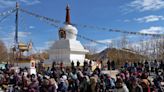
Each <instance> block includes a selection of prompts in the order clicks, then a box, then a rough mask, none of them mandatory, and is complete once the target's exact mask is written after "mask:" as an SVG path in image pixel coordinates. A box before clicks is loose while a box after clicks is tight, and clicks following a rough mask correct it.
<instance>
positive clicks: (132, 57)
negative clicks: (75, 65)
mask: <svg viewBox="0 0 164 92" xmlns="http://www.w3.org/2000/svg"><path fill="white" fill-rule="evenodd" d="M86 58H88V59H91V60H106V59H110V60H114V61H116V63H117V64H119V65H120V64H122V63H124V62H126V61H130V62H138V61H140V60H144V59H146V57H145V56H142V55H140V54H138V53H137V52H134V51H131V50H129V49H116V48H110V49H105V50H103V51H102V52H100V53H96V54H93V55H87V56H86Z"/></svg>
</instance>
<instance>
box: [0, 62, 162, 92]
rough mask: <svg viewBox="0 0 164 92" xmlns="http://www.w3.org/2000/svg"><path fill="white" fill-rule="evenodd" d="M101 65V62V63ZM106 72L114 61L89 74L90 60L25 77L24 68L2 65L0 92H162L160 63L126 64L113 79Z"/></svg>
mask: <svg viewBox="0 0 164 92" xmlns="http://www.w3.org/2000/svg"><path fill="white" fill-rule="evenodd" d="M101 63H102V62H101ZM105 65H106V66H107V70H115V63H114V61H112V62H110V61H108V62H107V63H106V64H102V67H101V68H100V67H96V68H95V69H94V70H93V71H92V61H90V62H86V61H85V62H84V64H83V66H80V63H79V62H77V64H76V66H75V64H74V62H71V67H64V65H63V64H61V65H60V67H56V63H55V62H54V63H53V64H52V67H51V68H43V69H40V70H38V71H37V74H31V75H30V74H29V73H28V72H27V70H28V68H24V69H20V71H19V72H16V71H14V70H13V69H11V67H9V65H6V69H0V90H1V91H2V92H164V88H163V84H162V82H163V81H164V78H163V77H164V63H163V61H160V62H159V61H157V60H155V61H153V62H148V61H145V62H137V63H131V64H129V63H128V62H126V63H125V64H124V65H122V67H121V68H119V69H117V70H118V71H119V73H118V74H117V75H116V77H115V78H113V77H112V76H111V75H110V73H107V74H104V73H103V72H102V71H104V69H103V66H105Z"/></svg>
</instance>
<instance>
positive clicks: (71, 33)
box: [48, 6, 88, 65]
mask: <svg viewBox="0 0 164 92" xmlns="http://www.w3.org/2000/svg"><path fill="white" fill-rule="evenodd" d="M69 10H70V9H69V7H68V6H67V7H66V20H65V25H64V27H61V28H60V29H59V40H57V41H56V42H55V43H54V44H53V46H52V47H51V49H50V50H49V51H48V53H49V58H50V60H49V63H50V62H51V63H52V62H53V61H55V62H63V63H64V64H66V65H70V64H71V62H72V61H73V62H74V64H75V65H76V62H77V61H79V62H80V65H82V64H83V62H84V59H85V54H86V53H88V50H86V49H85V48H84V47H83V45H82V44H81V43H80V41H78V40H77V33H78V30H77V29H76V27H74V26H73V25H71V23H70V11H69Z"/></svg>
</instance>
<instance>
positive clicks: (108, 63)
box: [107, 60, 111, 70]
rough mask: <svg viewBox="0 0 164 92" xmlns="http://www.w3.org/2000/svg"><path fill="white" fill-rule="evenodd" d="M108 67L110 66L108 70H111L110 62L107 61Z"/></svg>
mask: <svg viewBox="0 0 164 92" xmlns="http://www.w3.org/2000/svg"><path fill="white" fill-rule="evenodd" d="M107 65H108V70H110V66H111V62H110V60H108V61H107Z"/></svg>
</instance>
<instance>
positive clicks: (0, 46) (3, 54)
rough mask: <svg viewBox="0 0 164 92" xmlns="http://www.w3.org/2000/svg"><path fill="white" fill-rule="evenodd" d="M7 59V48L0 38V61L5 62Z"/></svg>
mask: <svg viewBox="0 0 164 92" xmlns="http://www.w3.org/2000/svg"><path fill="white" fill-rule="evenodd" d="M7 61H8V54H7V48H6V46H5V45H4V43H3V42H2V41H1V40H0V62H1V63H2V62H7Z"/></svg>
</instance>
